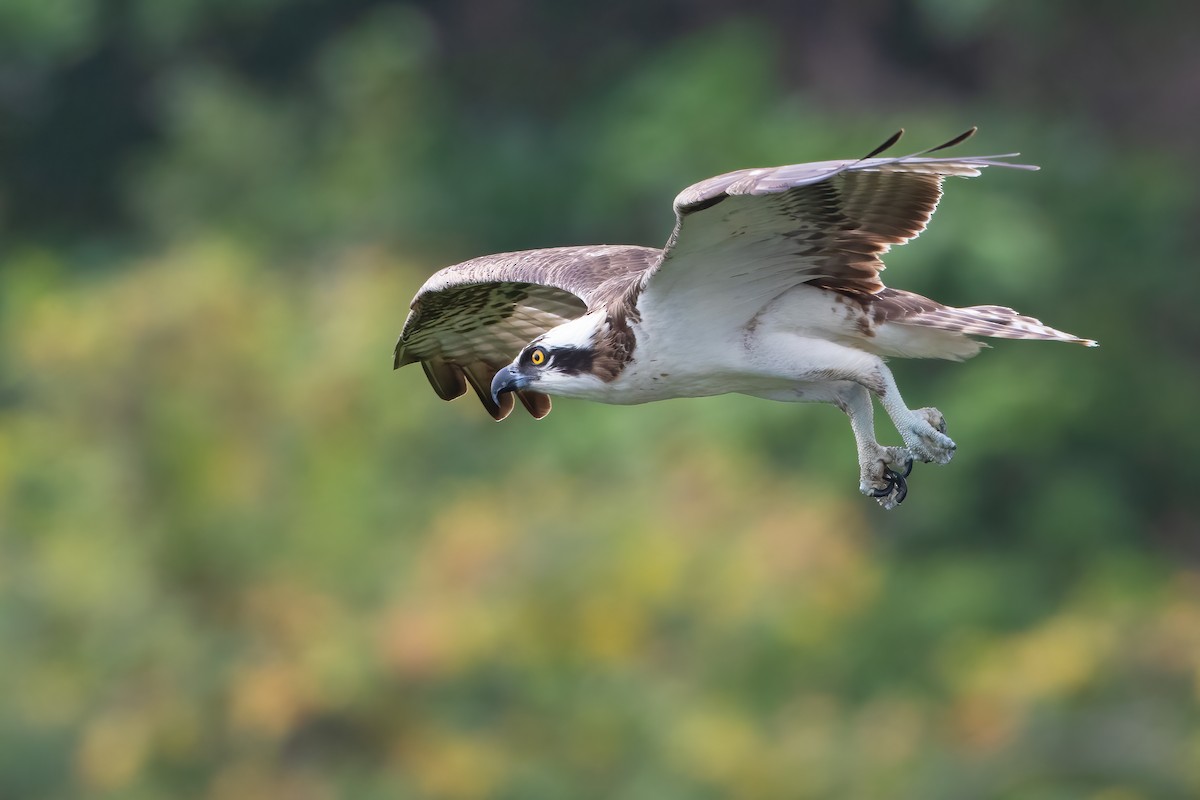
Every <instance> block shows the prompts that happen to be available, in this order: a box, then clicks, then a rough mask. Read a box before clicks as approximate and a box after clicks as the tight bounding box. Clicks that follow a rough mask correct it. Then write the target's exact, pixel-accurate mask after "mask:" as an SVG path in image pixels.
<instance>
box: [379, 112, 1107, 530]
mask: <svg viewBox="0 0 1200 800" xmlns="http://www.w3.org/2000/svg"><path fill="white" fill-rule="evenodd" d="M974 132H975V129H974V128H972V129H971V130H969V131H967V132H966V133H964V134H962V135H961V136H958V137H956V138H955V139H953V140H951V141H949V142H947V143H946V144H944V145H940V146H939V147H935V148H933V149H932V150H927V151H924V152H922V153H917V154H914V155H909V156H903V157H900V158H878V157H877V156H878V155H879V154H880V153H881V152H883V151H884V150H886V149H887V148H889V147H890V146H891V145H893V144H895V143H896V141H898V140H899V138H900V134H899V133H897V134H896V135H895V136H893V137H891V138H890V139H889V140H888V141H887V142H885V143H884V144H883V145H882V146H880V147H879V148H877V149H876V150H875V151H873V152H872V153H871V154H870V155H869V156H867V157H865V158H861V159H858V160H855V161H824V162H816V163H811V164H792V165H788V166H782V167H774V168H767V169H747V170H739V171H737V172H730V173H727V174H725V175H718V176H717V177H714V178H709V179H708V180H706V181H702V182H700V183H698V184H696V185H694V186H690V187H688V188H687V189H684V190H683V191H682V192H681V193H680V194H679V196H678V197H676V198H675V216H676V222H675V229H674V231H673V232H672V233H671V237H670V239H668V241H667V244H666V246H665V247H664V248H663V249H661V250H659V249H655V248H649V247H637V246H633V245H595V246H584V247H559V248H551V249H542V250H525V251H521V252H515V253H500V254H496V255H489V256H483V257H481V258H476V259H472V260H471V261H466V262H464V263H462V264H455V265H454V266H451V267H446V268H445V269H443V270H440V271H439V272H437V273H436V274H434V275H433V277H431V278H430V279H429V280H428V281H427V282H426V283H425V285H424V286H422V287H421V289H420V291H418V292H417V296H416V297H415V298H413V301H412V305H411V311H410V313H409V315H408V319H407V320H406V321H405V323H404V328H403V331H402V332H401V334H400V339H399V341H398V342H397V343H396V351H395V361H394V365H395V366H396V367H397V368H398V367H402V366H404V365H406V364H411V363H414V362H418V361H419V362H420V363H421V366H422V367H423V368H424V370H425V374H426V376H427V377H428V378H429V382H430V384H432V386H433V388H434V391H436V392H437V393H438V395H439V396H440V397H442V398H443V399H445V400H453V399H454V398H456V397H459V396H460V395H462V394H463V393H465V392H466V390H467V386H468V385H470V386H471V387H472V388H473V389H474V390H475V393H476V394H477V395H478V396H479V399H480V401H481V402H482V403H483V405H484V407H485V408H487V410H488V412H489V413H490V414H491V415H492V416H493V417H494V418H495V419H497V420H501V419H504V418H505V417H506V416H507V415H508V414H509V412H510V411H511V410H512V408H513V404H514V401H513V397H514V396H515V397H516V398H517V399H519V400H520V401H521V403H522V404H523V405H524V406H525V407H526V408H527V409H528V410H529V413H531V414H532V415H533V416H534V417H537V418H541V417H543V416H545V415H546V414H548V413H549V412H550V398H549V396H548V395H559V396H563V397H576V398H582V399H586V400H595V401H598V402H602V403H620V404H631V403H645V402H650V401H652V400H665V399H668V398H674V397H702V396H706V395H715V394H725V393H729V392H736V393H740V394H748V395H753V396H756V397H763V398H767V399H771V400H781V401H788V402H821V403H833V404H834V405H836V406H838V407H839V408H841V409H842V410H843V411H845V412H846V414H847V415H848V416H849V417H850V425H851V428H852V429H853V431H854V437H855V441H856V443H857V446H858V460H859V468H860V483H859V488H860V490H861V491H862V492H863V493H864V494H866V495H869V496H871V497H875V498H876V499H877V500H878V501H879V503H880V504H881V505H882V506H883V507H884V508H893V507H895V506H896V505H898V504H899V503H900V502H902V501H903V500H904V498H905V496H906V495H907V492H908V487H907V481H906V477H907V476H908V474H909V471H910V470H911V468H912V463H913V460H914V459H919V460H921V461H925V462H935V463H939V464H944V463H946V462H948V461H949V460H950V459H951V457H953V455H954V451H955V444H954V442H953V441H952V440H951V439H950V438H949V437H948V436H946V432H945V431H946V428H945V420H944V418H943V417H942V415H941V413H940V412H938V411H937V410H936V409H933V408H922V409H916V410H913V409H909V408H908V407H907V406H906V405H905V403H904V401H903V399H902V398H901V396H900V391H899V389H898V388H897V387H896V382H895V380H894V378H893V377H892V373H891V370H889V369H888V368H887V366H886V364H885V363H884V358H886V357H889V356H894V357H905V358H947V359H954V360H961V359H964V358H969V357H970V356H973V355H975V354H976V353H977V352H978V351H979V349H980V348H981V347H982V344H981V343H980V342H978V341H977V340H975V339H973V338H971V337H972V336H991V337H999V338H1006V339H1051V340H1057V341H1064V342H1076V343H1079V344H1085V345H1089V346H1094V345H1095V342H1093V341H1091V340H1090V339H1081V338H1079V337H1077V336H1073V335H1071V334H1069V333H1063V332H1062V331H1058V330H1055V329H1053V328H1050V327H1048V326H1046V325H1043V324H1042V323H1041V322H1039V321H1038V320H1036V319H1033V318H1032V317H1026V316H1022V315H1020V314H1018V313H1017V312H1015V311H1013V310H1012V309H1011V308H1004V307H1001V306H970V307H967V308H953V307H950V306H945V305H943V304H941V303H938V302H936V301H934V300H930V299H929V298H926V297H922V296H921V295H918V294H913V293H912V292H905V291H901V290H897V289H891V288H888V287H886V286H884V284H883V282H882V280H880V272H882V271H883V268H884V266H883V262H882V261H881V260H880V257H881V256H882V255H883V254H884V253H886V252H887V251H888V249H889V248H890V247H891V246H892V245H897V244H903V243H904V242H907V241H908V240H909V239H912V238H913V237H915V236H916V235H917V234H919V233H920V232H921V231H922V230H924V228H925V226H926V224H928V222H929V218H930V216H931V215H932V214H933V212H934V209H935V208H936V207H937V204H938V201H939V199H940V198H941V192H942V180H943V179H944V178H945V177H948V176H959V177H974V176H976V175H979V174H980V170H982V169H983V168H985V167H1007V168H1012V169H1025V170H1032V169H1037V168H1036V167H1032V166H1028V165H1023V164H1014V163H1010V162H1008V161H1005V160H1004V159H1007V158H1011V157H1012V156H1013V155H1015V154H1009V155H1001V156H982V157H975V158H943V157H932V156H930V154H931V153H933V152H935V151H938V150H941V149H944V148H947V147H951V146H953V145H956V144H958V143H960V142H962V141H964V140H965V139H967V138H969V137H970V136H971V135H972V134H973V133H974ZM872 396H874V397H876V398H878V399H879V401H880V404H881V405H882V406H883V408H884V410H885V411H886V412H887V413H888V415H889V416H890V417H891V419H892V422H893V423H894V424H895V425H896V429H897V430H898V431H899V433H900V436H901V438H902V439H903V440H904V445H903V447H885V446H882V445H880V444H879V443H878V442H877V441H876V440H875V430H874V422H873V419H872V417H873V408H872V400H871V398H872Z"/></svg>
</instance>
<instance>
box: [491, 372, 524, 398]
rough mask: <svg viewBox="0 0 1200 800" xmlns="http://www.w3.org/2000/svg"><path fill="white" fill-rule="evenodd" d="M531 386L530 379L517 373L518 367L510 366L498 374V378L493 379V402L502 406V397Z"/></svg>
mask: <svg viewBox="0 0 1200 800" xmlns="http://www.w3.org/2000/svg"><path fill="white" fill-rule="evenodd" d="M529 384H530V380H529V378H527V377H525V376H524V375H522V374H521V373H519V372H517V369H516V367H514V366H513V365H512V364H509V365H508V366H507V367H505V368H503V369H502V370H500V371H499V372H497V373H496V377H494V378H492V402H493V403H495V404H496V405H500V395H502V394H504V393H505V392H515V391H517V390H518V389H524V388H525V387H526V386H528V385H529Z"/></svg>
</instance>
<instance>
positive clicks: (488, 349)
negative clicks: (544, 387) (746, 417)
mask: <svg viewBox="0 0 1200 800" xmlns="http://www.w3.org/2000/svg"><path fill="white" fill-rule="evenodd" d="M661 254H662V251H661V250H657V249H654V248H649V247H633V246H624V245H599V246H593V247H557V248H551V249H545V250H525V251H521V252H517V253H499V254H496V255H490V256H483V257H482V258H476V259H472V260H471V261H465V262H463V263H461V264H455V265H454V266H451V267H446V268H445V269H443V270H440V271H438V272H437V273H435V274H434V275H433V277H431V278H430V279H429V280H428V281H426V282H425V285H424V286H422V287H421V289H420V291H418V292H417V296H416V297H414V298H413V301H412V306H411V310H410V312H409V315H408V319H407V320H405V322H404V329H403V330H402V331H401V333H400V339H399V340H398V341H397V342H396V353H395V361H394V366H395V367H396V368H400V367H403V366H404V365H406V364H412V363H414V362H417V361H419V362H421V366H422V367H423V368H424V369H425V375H426V376H427V377H428V378H429V383H430V384H431V385H432V386H433V389H434V391H436V392H437V393H438V396H439V397H441V398H442V399H443V400H453V399H454V398H456V397H459V396H461V395H462V394H463V393H464V392H466V390H467V384H468V383H469V384H470V385H471V387H472V388H473V389H474V390H475V393H476V394H477V395H478V396H479V399H480V401H481V402H482V403H483V405H484V407H485V408H487V410H488V413H490V414H491V415H492V417H494V418H495V419H497V420H500V419H504V418H505V417H506V416H508V414H509V412H510V411H512V408H513V400H512V395H511V394H504V395H501V396H500V405H497V404H496V403H495V402H494V401H493V400H492V396H491V391H490V389H489V387H490V386H491V382H492V377H493V376H494V375H495V374H496V372H498V371H499V370H500V369H501V368H502V367H504V366H505V365H507V364H508V363H509V362H511V361H512V360H513V359H514V358H516V356H517V353H519V352H520V351H521V348H523V347H524V346H525V345H526V344H528V343H529V342H530V341H531V340H533V339H536V338H537V337H538V336H541V335H542V334H543V333H545V332H546V331H548V330H550V329H551V328H554V327H557V326H558V325H561V324H562V323H564V322H567V321H569V320H572V319H576V318H577V317H580V316H582V315H583V314H584V313H586V312H587V311H588V310H589V309H592V308H596V307H599V306H602V305H603V304H604V303H605V302H606V301H607V300H608V299H610V298H611V297H613V296H614V295H615V294H616V293H618V292H624V291H627V290H628V289H629V287H630V286H632V285H633V284H635V283H636V282H637V281H638V280H639V279H640V276H641V273H642V272H644V271H645V270H646V269H647V268H648V267H649V266H650V265H652V264H654V263H655V262H657V261H658V259H659V258H660V256H661ZM515 394H516V395H517V397H518V398H519V399H520V400H521V402H522V403H523V404H524V405H525V407H526V408H527V409H529V413H530V414H532V415H533V416H534V417H537V418H538V419H540V418H542V417H544V416H546V414H548V413H550V398H549V397H546V396H545V395H543V394H539V393H537V392H529V391H521V392H516V393H515Z"/></svg>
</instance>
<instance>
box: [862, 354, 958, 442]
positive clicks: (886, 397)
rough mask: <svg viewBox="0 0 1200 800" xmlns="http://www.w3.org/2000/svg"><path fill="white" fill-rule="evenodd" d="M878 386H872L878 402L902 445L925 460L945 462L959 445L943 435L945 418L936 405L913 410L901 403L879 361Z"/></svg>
mask: <svg viewBox="0 0 1200 800" xmlns="http://www.w3.org/2000/svg"><path fill="white" fill-rule="evenodd" d="M878 374H879V377H880V383H881V386H880V387H877V388H875V393H876V395H878V397H879V402H880V404H881V405H882V406H883V408H884V410H885V411H887V413H888V416H890V417H891V418H892V422H893V423H894V424H895V425H896V430H897V431H899V432H900V436H901V438H903V439H904V445H905V446H906V447H907V448H908V449H909V450H911V451H912V453H913V455H915V456H916V457H917V458H919V459H921V460H922V461H924V462H926V463H934V464H948V463H950V459H952V458H954V451H955V450H956V449H957V448H958V445H956V444H955V443H954V440H953V439H951V438H950V437H949V436H947V435H946V418H945V417H943V416H942V412H940V411H938V410H937V409H936V408H918V409H917V410H915V411H913V410H912V409H910V408H909V407H908V406H906V405H905V404H904V398H902V397H901V396H900V389H899V388H898V387H897V386H896V379H895V378H893V377H892V371H891V370H890V369H888V368H887V367H886V366H885V365H884V364H883V363H882V362H880V364H879V373H878Z"/></svg>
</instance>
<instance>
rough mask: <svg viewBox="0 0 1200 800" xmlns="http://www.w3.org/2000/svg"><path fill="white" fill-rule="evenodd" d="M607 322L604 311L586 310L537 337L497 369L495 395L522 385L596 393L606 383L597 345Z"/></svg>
mask: <svg viewBox="0 0 1200 800" xmlns="http://www.w3.org/2000/svg"><path fill="white" fill-rule="evenodd" d="M606 324H607V323H606V321H605V316H604V314H603V313H602V312H596V313H592V314H585V315H584V316H582V317H580V318H579V319H575V320H572V321H571V322H566V323H564V324H562V325H559V326H558V327H556V328H553V329H552V330H550V331H548V332H547V333H546V334H544V335H542V336H539V337H538V338H536V339H534V340H533V341H532V342H530V343H529V344H527V345H526V346H525V347H524V349H522V350H521V352H520V353H519V354H518V355H517V357H516V359H514V360H513V362H512V363H511V364H509V365H508V366H507V367H504V368H503V369H501V370H500V371H499V372H497V373H496V377H495V378H493V379H492V398H493V399H496V398H499V396H500V395H501V394H503V393H504V392H513V391H517V390H518V389H531V390H533V391H535V392H541V393H542V394H551V395H557V396H559V397H579V398H585V399H587V398H593V397H595V396H596V394H597V393H598V392H600V391H602V390H603V389H604V387H605V382H604V380H603V379H602V378H601V377H600V375H598V374H597V371H596V370H597V366H598V365H597V358H598V355H599V354H598V351H597V348H598V344H599V342H600V338H601V335H602V333H603V331H604V329H605V327H606Z"/></svg>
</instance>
